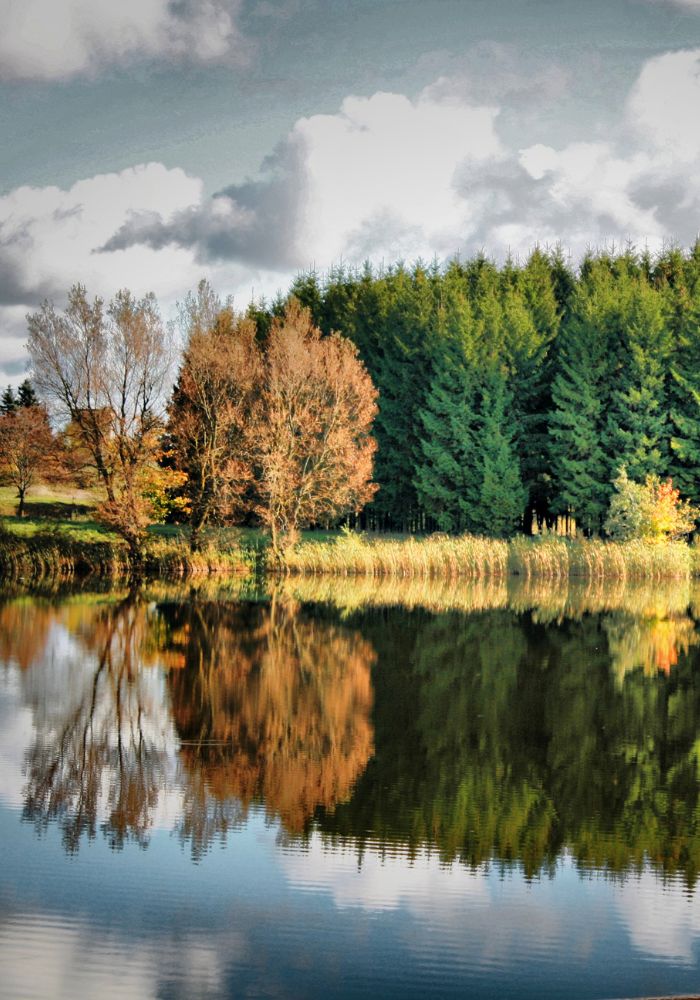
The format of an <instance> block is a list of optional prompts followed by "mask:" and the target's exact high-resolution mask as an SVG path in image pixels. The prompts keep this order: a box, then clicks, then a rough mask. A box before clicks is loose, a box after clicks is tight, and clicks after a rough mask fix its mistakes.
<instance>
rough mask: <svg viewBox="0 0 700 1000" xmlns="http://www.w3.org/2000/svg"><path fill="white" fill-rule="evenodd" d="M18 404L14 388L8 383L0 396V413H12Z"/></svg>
mask: <svg viewBox="0 0 700 1000" xmlns="http://www.w3.org/2000/svg"><path fill="white" fill-rule="evenodd" d="M18 405H19V403H18V402H17V397H16V396H15V393H14V390H13V388H12V386H11V385H8V387H7V389H5V391H4V392H3V394H2V397H0V413H2V414H4V415H6V414H8V413H14V412H15V410H16V409H17V407H18Z"/></svg>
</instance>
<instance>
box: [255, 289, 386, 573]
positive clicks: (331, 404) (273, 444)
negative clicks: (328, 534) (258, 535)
mask: <svg viewBox="0 0 700 1000" xmlns="http://www.w3.org/2000/svg"><path fill="white" fill-rule="evenodd" d="M376 399H377V392H376V389H375V388H374V385H373V383H372V380H371V378H370V376H369V375H368V373H367V371H366V369H365V367H364V365H363V364H362V362H361V361H360V360H359V358H358V354H357V349H356V348H355V347H354V345H353V344H351V343H350V341H349V340H347V339H345V338H344V337H342V336H340V334H337V333H333V334H331V335H330V336H328V337H322V336H321V332H320V330H319V329H318V328H317V327H315V326H314V324H313V322H312V319H311V314H310V312H309V310H308V309H305V308H303V307H302V306H301V305H300V303H299V302H298V301H297V300H296V299H294V298H292V299H291V300H290V301H289V303H288V305H287V307H286V309H285V312H284V314H283V315H282V316H281V317H275V318H274V319H273V321H272V324H271V326H270V331H269V334H268V338H267V344H266V349H265V353H264V357H263V365H262V387H261V392H260V397H259V400H258V403H257V408H256V418H255V420H254V421H253V423H252V424H251V426H250V427H249V434H251V435H252V441H251V451H254V459H253V471H254V476H255V487H256V502H255V510H256V512H257V514H258V515H259V517H260V518H261V520H262V521H263V523H264V524H265V525H266V526H267V527H268V529H269V531H270V535H271V538H272V551H273V554H274V556H275V558H278V557H279V556H280V554H281V552H282V551H283V549H284V548H285V547H286V546H287V545H288V544H289V543H290V542H292V541H293V539H294V538H295V536H296V534H297V532H298V529H299V528H300V527H302V526H303V525H307V524H310V523H314V522H318V521H321V520H331V519H334V518H338V517H340V516H342V515H343V514H346V513H349V512H351V511H359V510H360V509H361V508H362V507H363V506H364V504H366V503H367V502H368V500H370V499H371V498H372V496H373V495H374V492H375V490H376V487H375V486H374V484H373V483H372V482H371V477H372V460H373V457H374V452H375V443H374V439H373V438H372V436H371V428H372V421H373V419H374V416H375V414H376V412H377V403H376Z"/></svg>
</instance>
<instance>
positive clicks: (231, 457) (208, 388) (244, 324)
mask: <svg viewBox="0 0 700 1000" xmlns="http://www.w3.org/2000/svg"><path fill="white" fill-rule="evenodd" d="M180 316H181V322H182V326H183V329H184V332H185V335H186V346H185V351H184V355H183V359H182V364H181V367H180V372H179V375H178V379H177V383H176V385H175V390H174V392H173V398H172V401H171V404H170V421H169V427H168V429H169V434H170V439H171V443H172V452H173V458H174V460H175V462H176V464H177V466H178V468H180V469H182V470H184V471H185V472H186V474H187V483H186V486H185V493H186V496H187V498H188V500H189V506H190V529H191V534H190V544H191V547H192V549H193V551H196V550H197V549H198V548H199V545H200V540H201V532H202V529H203V528H204V527H205V526H206V524H207V523H208V522H209V521H210V520H212V519H220V518H223V517H226V516H230V515H232V514H235V513H236V512H237V511H239V510H240V509H241V508H242V506H243V502H244V499H245V495H246V490H247V489H248V488H249V486H250V480H251V464H250V457H249V446H250V445H251V443H252V441H251V435H250V434H249V433H247V427H248V423H249V421H250V419H251V409H252V405H253V401H254V399H255V395H256V392H257V391H259V388H260V385H259V383H260V377H261V373H262V358H261V354H260V350H259V348H258V345H257V343H256V328H255V323H254V322H253V320H252V319H247V318H240V317H237V316H236V315H235V314H234V312H233V309H232V306H231V304H230V303H223V304H222V302H221V301H220V299H219V298H218V297H217V296H216V295H215V294H214V292H213V290H212V288H211V286H210V285H209V284H207V282H204V281H203V282H201V283H200V285H199V288H198V289H197V294H196V295H189V296H188V297H187V298H186V299H185V302H184V303H183V305H182V307H181V310H180Z"/></svg>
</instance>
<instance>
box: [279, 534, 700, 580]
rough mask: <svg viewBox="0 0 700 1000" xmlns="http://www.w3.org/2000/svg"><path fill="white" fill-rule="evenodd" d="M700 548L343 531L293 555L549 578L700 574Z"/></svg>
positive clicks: (374, 571)
mask: <svg viewBox="0 0 700 1000" xmlns="http://www.w3.org/2000/svg"><path fill="white" fill-rule="evenodd" d="M698 555H700V553H699V552H698V551H697V550H696V548H695V547H692V546H689V545H686V544H685V543H683V542H670V543H666V544H653V543H649V542H642V541H634V542H624V543H623V542H607V541H600V540H592V539H591V540H586V539H581V540H575V541H573V540H570V539H563V538H555V537H551V536H550V537H540V538H522V537H519V538H515V539H513V540H512V541H509V542H507V541H502V540H499V539H488V538H477V537H473V536H470V535H463V536H460V537H456V538H453V537H449V536H446V535H433V536H430V537H427V538H421V539H418V538H407V539H382V538H381V537H375V538H368V537H365V536H362V535H357V534H353V533H341V534H340V535H339V536H338V537H337V538H336V539H335V540H334V541H332V542H326V541H324V542H309V541H306V542H304V543H302V544H300V545H297V546H296V547H295V548H294V550H293V551H291V552H290V553H289V554H288V556H287V560H286V568H287V570H288V572H290V573H292V574H326V573H330V574H335V575H366V576H375V577H403V578H417V577H443V578H447V579H451V578H464V579H469V580H478V579H492V578H499V577H500V578H502V577H505V576H508V575H511V574H517V575H519V576H523V577H533V578H538V579H546V580H552V581H556V580H565V579H568V578H569V577H582V578H585V579H599V578H600V579H602V578H611V579H621V580H627V579H631V580H635V579H688V578H689V577H690V576H691V575H694V574H695V573H697V572H698V571H700V562H699V561H698V558H697V556H698Z"/></svg>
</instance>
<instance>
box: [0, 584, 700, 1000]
mask: <svg viewBox="0 0 700 1000" xmlns="http://www.w3.org/2000/svg"><path fill="white" fill-rule="evenodd" d="M698 619H700V594H696V593H694V592H693V590H692V589H689V588H688V587H687V586H685V587H680V588H678V587H676V588H669V587H664V586H657V587H651V586H647V587H624V586H622V585H615V586H608V587H602V586H599V585H592V586H588V587H582V586H579V587H576V586H574V585H570V586H569V585H561V586H559V587H557V588H552V587H549V588H548V587H539V588H538V587H533V586H528V585H526V584H523V583H518V582H517V581H509V582H507V583H498V584H492V585H482V586H477V587H468V586H466V585H461V586H456V585H449V584H443V585H437V584H432V585H429V586H426V585H423V584H421V585H418V584H409V585H404V586H398V585H397V584H382V585H379V584H376V583H373V582H372V581H361V582H359V583H356V584H352V583H349V582H340V583H333V582H332V581H320V582H319V581H308V582H306V581H302V582H300V583H294V584H290V585H287V586H286V587H284V588H282V589H280V590H278V591H276V592H275V593H267V594H262V595H261V594H256V593H253V592H248V593H240V592H233V591H231V592H221V591H216V590H207V589H201V590H199V591H198V592H188V591H181V592H178V591H176V590H171V589H169V588H166V587H154V588H151V589H149V590H146V591H144V592H142V593H141V594H138V595H136V594H128V593H126V592H123V593H111V594H97V593H78V594H75V593H74V594H58V595H57V594H44V595H41V594H35V595H32V596H27V595H20V596H16V595H15V596H13V595H5V596H4V597H2V598H0V843H1V844H2V866H1V867H0V994H1V995H2V996H3V997H12V998H15V997H42V998H45V997H70V998H75V997H90V998H92V997H100V998H109V997H129V998H131V997H164V998H165V997H182V998H192V997H227V996H231V997H247V996H251V997H260V996H264V997H268V996H269V997H317V996H318V997H321V996H339V997H345V996H348V997H352V996H372V997H394V996H395V997H432V996H435V997H441V996H445V997H447V996H461V997H518V998H529V997H533V998H535V997H537V998H547V997H552V998H554V997H556V998H562V997H570V998H582V1000H583V998H605V997H608V998H612V997H637V996H651V995H660V994H666V995H668V994H681V993H686V994H690V993H693V992H697V991H700V895H699V893H698V888H697V880H698V866H699V865H700V798H699V791H700V623H699V622H698Z"/></svg>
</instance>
